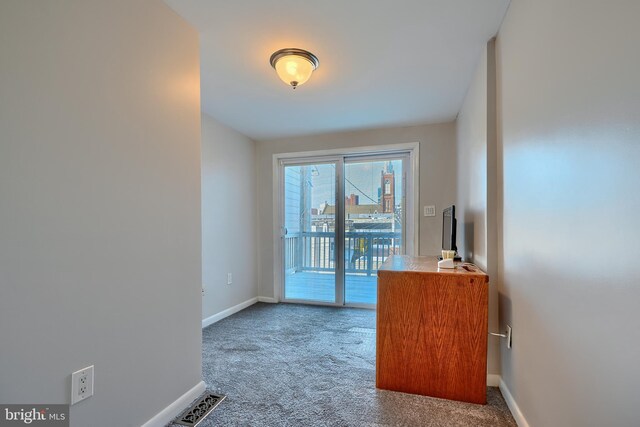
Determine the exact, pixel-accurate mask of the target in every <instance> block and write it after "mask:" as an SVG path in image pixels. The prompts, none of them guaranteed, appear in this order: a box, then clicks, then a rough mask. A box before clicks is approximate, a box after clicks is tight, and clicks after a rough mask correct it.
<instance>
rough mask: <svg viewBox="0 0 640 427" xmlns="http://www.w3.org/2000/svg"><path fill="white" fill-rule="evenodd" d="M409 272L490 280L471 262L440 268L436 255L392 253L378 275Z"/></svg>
mask: <svg viewBox="0 0 640 427" xmlns="http://www.w3.org/2000/svg"><path fill="white" fill-rule="evenodd" d="M407 272H411V273H424V274H451V275H457V276H478V277H479V278H483V280H484V281H485V282H488V281H489V276H488V275H487V274H486V273H484V272H483V271H482V270H480V269H479V268H478V267H476V266H475V265H473V264H470V263H466V262H456V268H438V259H437V258H436V257H435V256H419V257H415V256H409V255H392V256H390V257H389V258H387V260H386V261H385V262H384V263H383V264H382V265H381V266H380V268H379V269H378V275H380V274H385V273H407Z"/></svg>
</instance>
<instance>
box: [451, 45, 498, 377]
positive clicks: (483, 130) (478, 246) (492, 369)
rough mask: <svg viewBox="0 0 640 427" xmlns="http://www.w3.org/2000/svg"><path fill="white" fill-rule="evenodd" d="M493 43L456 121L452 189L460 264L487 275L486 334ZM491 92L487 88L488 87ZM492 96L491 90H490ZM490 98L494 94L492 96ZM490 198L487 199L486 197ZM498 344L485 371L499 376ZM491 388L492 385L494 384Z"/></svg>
mask: <svg viewBox="0 0 640 427" xmlns="http://www.w3.org/2000/svg"><path fill="white" fill-rule="evenodd" d="M493 52H494V44H493V42H490V43H489V45H488V46H487V48H485V49H483V51H482V54H481V56H480V60H479V62H478V65H477V68H476V71H475V74H474V77H473V80H472V81H471V84H470V86H469V90H468V91H467V94H466V96H465V100H464V103H463V106H462V108H461V110H460V113H459V114H458V118H457V120H456V143H457V150H456V151H457V170H458V180H457V182H458V186H457V198H456V217H457V220H458V228H457V231H458V236H457V239H456V241H457V245H458V252H459V253H460V254H461V255H462V257H463V259H464V260H465V261H468V262H473V263H474V264H476V265H477V266H478V267H480V268H482V269H483V270H484V271H486V272H487V273H488V274H489V278H490V281H489V329H490V330H491V331H494V332H497V331H498V276H497V253H496V252H497V245H496V244H495V243H496V238H495V234H496V230H495V227H493V228H492V226H491V224H492V221H494V222H493V223H494V224H495V218H496V206H495V193H496V189H495V177H496V176H497V174H496V169H495V164H491V166H490V165H489V163H490V160H493V161H494V162H495V146H496V141H495V137H493V134H492V133H491V132H492V131H494V130H495V115H494V114H493V111H494V110H495V101H494V98H495V96H491V95H490V92H491V91H489V90H488V88H487V87H488V84H489V79H491V80H492V81H493V80H494V79H495V72H494V68H495V67H491V69H489V68H488V65H489V64H490V62H491V61H489V60H488V57H491V59H493ZM494 61H495V60H494ZM492 88H493V86H492ZM494 91H495V89H494ZM494 93H495V92H494ZM492 196H493V198H492ZM499 345H500V341H499V340H498V339H497V338H495V337H490V338H488V360H487V365H488V366H487V370H488V373H489V374H496V375H498V374H500V352H499ZM494 385H497V384H494Z"/></svg>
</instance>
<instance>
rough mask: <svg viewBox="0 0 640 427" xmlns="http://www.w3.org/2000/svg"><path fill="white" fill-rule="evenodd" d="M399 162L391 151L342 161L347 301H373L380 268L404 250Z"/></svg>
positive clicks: (350, 302)
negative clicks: (383, 155)
mask: <svg viewBox="0 0 640 427" xmlns="http://www.w3.org/2000/svg"><path fill="white" fill-rule="evenodd" d="M403 163H404V159H403V158H395V157H393V158H385V159H375V158H374V159H365V160H348V161H347V162H345V167H344V171H345V173H344V181H345V207H344V213H345V215H344V230H345V240H344V244H345V249H344V255H345V276H344V295H345V301H344V302H345V304H346V305H360V304H364V305H372V304H375V303H376V296H377V289H378V288H377V272H378V268H379V267H380V266H381V265H382V263H383V262H385V261H386V259H387V258H388V257H389V256H390V255H393V254H402V253H404V246H403V241H404V237H403V230H404V220H403V218H404V216H403V215H402V212H403V210H404V193H405V191H404V188H403V187H404V185H403V176H404V173H403V171H404V165H403Z"/></svg>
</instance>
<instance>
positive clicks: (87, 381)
mask: <svg viewBox="0 0 640 427" xmlns="http://www.w3.org/2000/svg"><path fill="white" fill-rule="evenodd" d="M91 396H93V365H91V366H87V367H86V368H84V369H80V370H79V371H75V372H74V373H72V374H71V404H72V405H75V404H76V403H78V402H80V401H83V400H85V399H86V398H88V397H91Z"/></svg>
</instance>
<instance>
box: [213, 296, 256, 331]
mask: <svg viewBox="0 0 640 427" xmlns="http://www.w3.org/2000/svg"><path fill="white" fill-rule="evenodd" d="M257 302H258V298H256V297H254V298H251V299H248V300H246V301H245V302H241V303H240V304H238V305H234V306H233V307H231V308H227V309H226V310H222V311H221V312H220V313H216V314H214V315H213V316H209V317H207V318H206V319H202V328H203V329H204V328H206V327H207V326H209V325H213V324H214V323H216V322H218V321H220V320H222V319H224V318H225V317H229V316H231V315H232V314H235V313H237V312H239V311H240V310H244V309H245V308H247V307H249V306H250V305H253V304H255V303H257Z"/></svg>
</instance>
